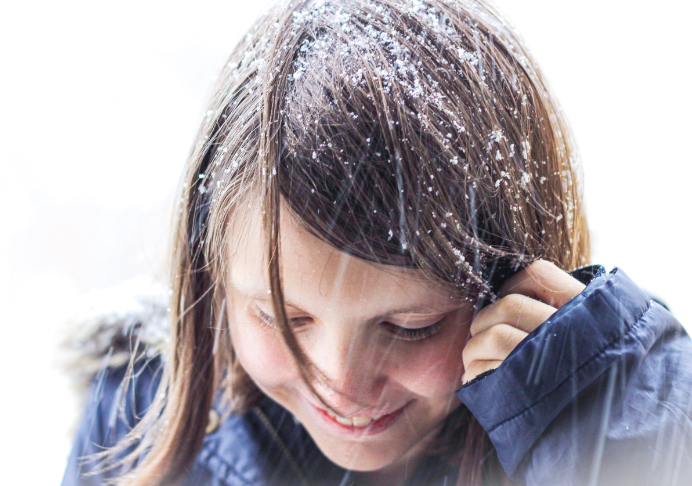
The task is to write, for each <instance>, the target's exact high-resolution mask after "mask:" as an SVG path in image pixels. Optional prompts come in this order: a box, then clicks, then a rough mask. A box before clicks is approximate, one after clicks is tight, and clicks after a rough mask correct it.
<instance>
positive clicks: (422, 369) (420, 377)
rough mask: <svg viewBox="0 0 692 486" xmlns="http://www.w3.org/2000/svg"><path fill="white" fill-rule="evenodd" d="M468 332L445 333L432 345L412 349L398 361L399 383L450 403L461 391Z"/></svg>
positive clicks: (413, 390)
mask: <svg viewBox="0 0 692 486" xmlns="http://www.w3.org/2000/svg"><path fill="white" fill-rule="evenodd" d="M467 333H468V331H467V328H466V327H464V330H463V332H456V333H445V334H447V335H440V336H436V337H435V338H433V340H432V341H431V342H430V343H427V344H423V345H412V346H410V348H409V349H407V350H406V352H405V353H402V355H403V357H399V358H398V359H397V364H396V366H395V370H394V371H393V372H394V374H395V376H396V381H397V382H399V383H400V384H401V385H403V386H404V387H405V388H406V389H408V390H409V391H411V392H413V393H415V394H417V395H420V396H424V397H428V398H435V399H442V400H448V399H449V397H450V395H451V394H453V393H454V392H456V391H457V390H458V389H459V388H461V384H462V382H461V377H462V375H463V373H464V364H463V361H462V350H463V349H464V345H465V344H466V341H467V340H468V335H467ZM452 334H454V335H452Z"/></svg>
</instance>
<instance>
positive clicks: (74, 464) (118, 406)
mask: <svg viewBox="0 0 692 486" xmlns="http://www.w3.org/2000/svg"><path fill="white" fill-rule="evenodd" d="M160 369H161V365H160V360H158V359H155V360H153V361H148V362H146V361H144V360H141V361H140V362H138V363H137V364H135V368H134V372H133V373H132V374H131V377H130V378H129V380H127V381H125V377H126V372H127V366H122V367H119V368H109V367H104V368H103V369H102V370H101V372H99V374H98V375H97V376H96V378H95V380H94V382H93V383H92V386H91V392H90V394H89V399H88V402H87V406H86V410H85V411H84V414H83V416H82V420H81V423H80V425H79V429H78V431H77V435H76V438H75V440H74V444H73V446H72V452H71V454H70V457H69V459H68V461H67V467H66V469H65V474H64V476H63V480H62V486H96V485H102V484H104V483H105V482H106V481H107V480H109V479H112V478H113V477H114V476H115V475H116V472H117V473H120V472H122V471H120V470H119V469H115V470H111V471H106V472H101V473H95V471H97V470H98V467H99V461H98V459H97V458H95V457H93V455H94V454H97V453H99V452H102V451H104V450H106V449H108V448H109V447H112V446H114V445H115V444H116V443H117V442H118V441H119V440H120V439H122V438H123V437H124V436H125V435H126V434H127V433H128V432H129V431H130V430H131V429H132V427H134V425H135V424H136V423H137V421H138V420H139V419H141V417H142V415H143V414H144V413H145V412H146V409H147V408H148V406H149V405H150V404H151V402H152V401H153V398H154V394H155V393H156V388H157V386H158V381H159V380H160Z"/></svg>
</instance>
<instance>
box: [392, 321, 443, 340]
mask: <svg viewBox="0 0 692 486" xmlns="http://www.w3.org/2000/svg"><path fill="white" fill-rule="evenodd" d="M443 321H444V319H442V320H439V321H437V322H436V323H435V324H431V325H429V326H425V327H420V328H416V329H410V328H407V327H401V326H397V325H396V324H392V323H391V322H383V323H382V326H383V327H384V328H386V329H387V330H388V331H389V332H390V333H391V334H393V335H394V336H395V337H396V338H397V339H401V340H403V341H423V340H424V339H428V338H431V337H433V336H434V335H435V334H437V333H438V332H439V331H440V329H442V324H443Z"/></svg>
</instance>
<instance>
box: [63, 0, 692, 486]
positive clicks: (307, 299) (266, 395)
mask: <svg viewBox="0 0 692 486" xmlns="http://www.w3.org/2000/svg"><path fill="white" fill-rule="evenodd" d="M180 201H181V203H180V210H179V217H178V221H177V226H176V230H175V233H174V242H173V245H172V248H173V266H172V269H173V272H172V282H173V296H172V306H171V313H172V319H171V322H172V329H171V334H170V336H171V338H170V346H169V349H168V351H167V352H166V353H164V354H163V355H161V356H158V357H155V358H148V359H144V358H143V353H142V352H141V351H142V346H141V344H142V341H140V340H138V339H137V340H135V342H136V343H137V344H136V345H135V346H134V350H133V353H132V359H131V363H130V366H129V367H126V368H116V367H111V368H108V369H106V370H104V371H103V373H101V374H100V376H99V379H98V380H97V381H96V382H95V385H94V388H93V393H92V398H91V400H90V403H89V406H88V408H87V412H86V414H85V418H84V420H83V423H82V426H81V428H80V431H79V434H78V437H77V440H76V443H75V447H74V450H73V454H72V457H71V458H70V462H69V464H68V469H67V472H66V475H65V480H64V483H63V484H65V485H72V484H80V485H83V484H102V483H103V482H105V481H111V482H113V483H115V484H123V485H124V484H127V485H152V484H158V485H171V484H187V485H192V484H195V485H222V484H223V485H241V484H242V485H247V484H253V485H293V484H308V485H318V484H334V485H338V484H359V485H390V484H391V485H402V484H410V485H429V484H430V485H432V484H435V485H438V484H439V485H443V484H459V485H462V484H463V485H466V484H511V483H512V482H520V483H529V484H547V483H550V484H581V483H587V482H589V483H590V484H594V483H600V484H613V483H624V482H628V483H635V484H651V483H652V481H655V482H656V484H687V482H689V481H690V480H692V460H691V459H690V455H689V447H690V444H689V441H690V439H691V438H692V426H691V425H690V424H692V422H691V421H690V416H691V414H692V412H691V410H690V407H691V403H692V400H690V390H691V388H690V386H691V385H692V368H691V365H690V363H689V360H687V359H686V356H687V355H689V352H690V349H691V348H692V343H690V340H689V338H688V337H687V335H686V334H685V333H684V331H683V330H682V328H681V327H680V325H679V324H678V323H677V321H676V320H675V319H674V318H673V317H672V316H671V315H670V314H669V313H668V312H667V311H666V310H665V309H664V308H663V307H662V306H660V305H658V304H656V303H654V302H652V301H650V300H649V298H648V297H647V296H646V295H645V294H644V293H643V292H642V291H641V290H640V289H639V288H638V287H637V286H636V285H635V284H634V283H632V282H631V281H630V280H629V279H628V277H627V276H626V275H625V274H624V273H623V272H622V271H620V270H617V271H614V272H612V273H611V274H609V275H605V274H604V272H603V271H602V269H600V268H598V267H584V265H586V264H587V263H588V262H589V239H588V230H587V226H586V219H585V216H584V212H583V202H582V189H581V181H580V176H579V172H578V167H577V160H576V158H575V149H574V144H573V141H572V138H571V136H570V132H569V129H568V126H567V124H566V122H565V120H564V119H563V117H562V113H561V111H560V109H559V107H558V105H557V103H556V102H555V100H554V99H553V98H552V96H551V95H550V93H549V91H548V88H547V85H546V83H545V81H544V79H543V78H542V76H541V73H540V71H539V70H538V68H537V67H536V64H535V63H534V62H533V61H532V60H531V58H530V56H529V55H528V53H527V52H526V50H525V49H524V47H523V46H522V44H521V42H520V41H519V40H518V38H517V37H516V35H515V34H514V33H513V32H512V30H511V29H509V27H508V26H507V24H506V23H505V22H504V21H503V20H502V18H501V17H500V16H499V15H498V14H497V13H496V12H495V11H494V10H493V9H492V8H491V7H489V6H488V5H486V4H484V3H482V2H478V1H475V0H446V1H445V0H422V1H418V0H416V1H412V2H411V1H403V0H331V1H329V0H293V1H289V2H284V3H282V4H280V5H278V6H276V7H275V8H274V9H273V10H271V11H270V12H269V13H268V14H267V15H265V16H264V17H263V18H261V19H260V20H259V21H258V22H257V23H256V24H255V25H254V26H253V27H252V29H251V30H250V31H249V33H248V34H247V36H246V37H245V38H244V40H243V41H242V42H241V44H240V45H239V46H237V48H236V49H235V51H234V52H233V54H232V55H231V58H230V60H229V62H228V63H227V64H226V65H225V67H224V69H223V72H222V73H221V76H220V79H219V83H218V86H217V89H216V90H215V92H214V95H213V97H212V101H211V103H210V105H209V108H208V111H207V116H206V118H205V121H204V123H203V125H202V127H201V130H200V134H199V137H198V140H197V143H196V145H195V147H194V148H193V151H192V154H191V156H190V159H189V164H188V166H187V170H186V174H185V178H184V183H183V188H182V197H181V200H180ZM577 267H581V268H579V269H578V270H576V271H573V272H572V274H571V275H570V274H568V273H565V272H566V271H569V270H573V269H575V268H577ZM145 327H146V324H145ZM133 338H134V336H133ZM80 458H81V460H80Z"/></svg>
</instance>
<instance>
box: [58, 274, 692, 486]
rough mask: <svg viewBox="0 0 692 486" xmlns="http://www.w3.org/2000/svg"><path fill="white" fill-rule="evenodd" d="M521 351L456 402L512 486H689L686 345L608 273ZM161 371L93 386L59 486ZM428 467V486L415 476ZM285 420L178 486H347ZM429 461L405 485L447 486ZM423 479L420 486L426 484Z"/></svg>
mask: <svg viewBox="0 0 692 486" xmlns="http://www.w3.org/2000/svg"><path fill="white" fill-rule="evenodd" d="M594 275H595V278H593V280H591V282H590V283H589V285H588V286H587V287H586V289H585V290H584V291H583V292H582V293H581V294H580V295H578V296H577V297H575V298H574V299H572V300H571V301H570V302H568V303H567V304H565V305H564V306H563V307H562V308H560V309H559V310H558V311H557V312H556V313H555V314H554V315H553V316H551V317H550V318H549V319H548V320H547V321H546V322H545V323H544V324H542V325H541V326H539V327H538V328H537V329H536V330H535V331H533V332H532V333H531V334H529V336H528V337H527V338H526V339H524V340H523V341H522V342H521V343H520V344H519V345H518V346H517V347H516V348H515V349H514V351H513V352H512V353H511V354H510V356H509V357H508V358H507V359H506V360H505V361H504V362H503V363H502V364H501V366H500V367H499V368H498V369H496V370H494V371H492V372H489V373H486V374H484V375H483V376H481V377H479V378H478V379H476V380H474V381H473V382H471V383H469V384H467V385H465V386H464V387H463V388H462V389H461V390H459V391H458V392H457V394H458V396H459V398H460V399H461V400H462V401H463V402H464V404H465V405H466V406H467V407H468V409H469V410H470V411H471V412H472V413H473V414H474V415H475V417H476V418H477V419H478V421H479V422H480V424H481V425H482V426H483V427H484V428H485V430H486V431H487V432H488V434H489V437H490V439H491V441H492V443H493V445H494V447H495V450H496V451H497V455H498V458H499V460H500V462H501V464H502V466H503V468H504V469H505V471H506V472H507V474H508V475H509V476H510V477H511V478H512V479H514V480H515V481H517V482H519V483H522V484H529V485H551V486H552V485H582V484H584V485H587V484H588V485H594V484H602V485H617V484H628V485H632V484H634V485H692V341H691V340H690V338H689V336H688V335H687V333H686V332H685V330H684V329H683V328H682V326H681V325H680V324H679V323H678V322H677V320H676V319H675V318H674V317H673V316H672V315H671V314H670V313H669V312H668V311H667V310H666V308H665V307H663V306H662V305H660V304H659V303H657V302H655V301H653V300H651V299H650V298H649V296H648V295H647V294H646V293H644V292H643V291H642V290H641V289H639V287H637V286H636V285H635V284H634V283H633V282H632V281H631V280H630V279H629V277H627V275H626V274H625V273H624V272H623V271H622V270H618V269H616V270H615V271H613V272H611V273H610V274H608V275H605V274H604V272H602V271H600V272H592V273H591V274H590V273H589V272H581V275H578V277H579V278H582V279H583V278H588V279H589V280H590V279H591V277H593V276H594ZM160 368H161V363H160V360H153V361H150V362H148V363H140V364H139V366H138V368H137V373H135V375H134V377H133V378H132V379H131V381H130V386H129V387H128V388H127V390H126V392H125V393H128V399H127V400H125V403H126V408H125V410H124V411H123V413H122V414H121V413H119V412H118V410H117V407H114V406H113V404H114V403H119V401H120V399H121V398H122V393H123V391H122V390H123V387H122V380H123V377H124V373H125V370H124V369H122V368H121V369H106V370H104V371H103V372H102V373H101V374H100V376H98V377H97V380H95V383H94V385H93V388H92V393H91V398H90V400H89V404H88V406H87V409H86V412H85V415H84V417H83V420H82V423H81V426H80V428H79V431H78V433H77V438H76V440H75V444H74V448H73V451H72V454H71V456H70V458H69V461H68V465H67V470H66V472H65V477H64V479H63V483H62V484H63V486H86V485H100V484H103V482H104V481H105V480H106V479H108V478H109V477H110V475H109V474H113V473H103V474H96V475H91V476H84V474H85V473H87V472H88V471H90V470H92V468H93V467H94V466H95V464H96V463H95V461H94V460H93V459H89V458H87V459H86V460H85V461H80V460H79V458H80V457H83V456H89V455H90V454H93V453H96V452H99V451H102V450H103V448H104V447H108V446H111V445H113V444H115V442H116V441H117V440H118V439H120V438H121V437H122V436H123V435H124V434H125V433H126V432H127V431H128V430H129V428H130V427H131V426H132V425H133V424H134V423H135V422H136V420H137V417H138V416H141V414H142V413H143V412H144V410H146V408H147V406H148V405H149V403H151V400H152V398H153V396H152V395H153V393H155V389H156V386H155V384H156V383H157V381H158V378H159V376H160ZM431 468H437V469H438V473H439V474H436V476H435V478H436V479H435V480H434V481H433V480H430V479H422V478H423V476H422V475H421V474H422V473H421V471H425V470H426V469H427V470H430V469H431ZM349 475H350V473H349V471H346V470H344V469H341V468H340V467H337V466H335V465H334V464H332V463H331V462H330V461H329V460H328V459H326V458H325V457H324V456H323V455H322V454H321V453H320V451H319V449H317V447H316V446H315V444H314V442H312V440H311V439H310V437H309V435H308V434H307V432H306V431H305V430H304V429H303V427H302V426H301V425H300V424H299V423H297V422H295V421H294V420H293V417H292V415H291V414H290V413H288V412H287V411H286V410H284V409H283V408H282V407H280V406H279V405H278V404H276V403H274V402H272V401H271V400H269V399H266V400H265V401H264V402H263V403H262V404H261V405H260V407H258V408H257V409H255V410H253V411H251V412H248V413H247V414H244V415H232V416H230V417H229V418H228V419H227V420H225V421H223V422H222V423H221V424H220V426H219V427H218V428H216V430H214V431H213V432H211V433H208V434H207V435H206V437H205V440H204V444H203V446H202V450H201V452H200V453H199V455H198V457H197V459H196V461H195V463H194V465H193V467H192V469H191V471H190V474H189V476H188V478H187V480H186V481H185V482H184V485H186V486H188V485H189V486H191V485H196V486H249V485H252V486H289V485H304V484H308V485H335V486H336V485H342V484H344V485H346V484H349V483H350V482H349ZM454 475H455V471H454V468H451V467H448V466H445V465H442V464H438V463H436V462H435V460H434V459H433V458H428V459H426V460H425V461H424V463H423V465H422V466H421V467H419V468H418V470H417V471H416V472H414V474H413V476H412V477H411V480H410V481H409V484H411V485H418V484H426V485H427V484H431V483H434V484H440V485H443V484H454V479H455V478H454ZM427 477H428V476H426V478H427Z"/></svg>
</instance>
